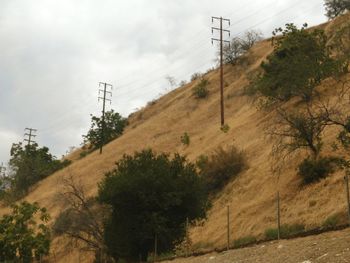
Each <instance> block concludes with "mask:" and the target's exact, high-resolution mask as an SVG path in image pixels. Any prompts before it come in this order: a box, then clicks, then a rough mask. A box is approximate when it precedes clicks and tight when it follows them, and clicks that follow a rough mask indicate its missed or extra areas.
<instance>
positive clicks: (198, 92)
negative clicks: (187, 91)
mask: <svg viewBox="0 0 350 263" xmlns="http://www.w3.org/2000/svg"><path fill="white" fill-rule="evenodd" d="M208 85H209V81H208V80H207V79H205V78H202V79H201V81H200V82H199V83H198V84H197V85H196V86H194V87H193V95H194V96H195V97H196V98H197V99H203V98H206V97H207V96H208V94H209V91H208Z"/></svg>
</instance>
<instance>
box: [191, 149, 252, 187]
mask: <svg viewBox="0 0 350 263" xmlns="http://www.w3.org/2000/svg"><path fill="white" fill-rule="evenodd" d="M197 164H200V167H199V169H200V175H201V177H202V178H203V180H204V182H205V183H206V185H207V188H208V191H209V192H212V193H215V192H217V191H219V190H220V189H222V187H223V186H224V185H225V184H226V183H227V182H228V181H229V180H231V179H232V178H235V177H237V176H238V174H239V173H240V172H241V171H242V170H243V168H244V167H245V166H246V162H245V156H244V154H243V152H242V151H239V150H237V148H236V147H234V146H231V147H229V148H228V149H226V150H225V149H223V148H222V147H220V148H218V149H217V150H216V151H215V152H214V153H213V154H212V155H211V156H209V157H208V158H207V159H205V158H202V159H201V160H200V161H197Z"/></svg>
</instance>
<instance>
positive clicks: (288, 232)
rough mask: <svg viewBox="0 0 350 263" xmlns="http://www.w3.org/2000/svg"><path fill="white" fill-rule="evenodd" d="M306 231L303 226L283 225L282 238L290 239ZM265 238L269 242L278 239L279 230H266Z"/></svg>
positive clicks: (281, 229)
mask: <svg viewBox="0 0 350 263" xmlns="http://www.w3.org/2000/svg"><path fill="white" fill-rule="evenodd" d="M304 231H305V226H304V225H302V224H293V225H281V228H280V238H288V237H291V236H294V235H297V234H300V233H302V232H304ZM265 238H266V239H267V240H275V239H278V229H277V228H268V229H266V231H265Z"/></svg>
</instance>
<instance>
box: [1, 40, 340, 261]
mask: <svg viewBox="0 0 350 263" xmlns="http://www.w3.org/2000/svg"><path fill="white" fill-rule="evenodd" d="M271 50H272V48H271V45H270V42H269V41H263V42H260V43H258V44H257V45H256V46H255V47H254V48H253V49H252V50H251V51H250V56H251V57H252V58H254V61H252V62H251V63H250V65H249V66H248V67H247V68H246V69H245V71H242V70H240V71H239V72H240V74H237V72H235V71H234V68H232V66H226V67H225V79H226V81H227V83H229V85H228V86H227V87H226V88H225V97H227V95H230V96H229V97H230V99H228V100H226V105H225V109H226V123H227V124H228V125H229V126H230V130H229V131H228V132H227V133H223V132H222V131H220V114H219V110H220V107H219V89H218V88H219V82H218V81H219V74H218V71H212V72H210V73H209V74H207V75H206V78H207V79H208V80H209V81H210V83H211V85H210V87H209V89H210V90H209V92H210V94H211V95H210V96H209V97H208V98H207V99H206V100H196V99H194V98H193V96H192V88H193V85H195V84H196V82H194V83H190V84H187V85H185V86H184V87H181V88H179V89H177V90H174V91H172V92H171V93H169V94H167V95H165V96H163V97H162V98H160V99H159V100H158V101H156V103H154V104H152V105H149V106H147V107H146V108H144V109H142V110H141V111H140V112H138V113H135V114H134V115H133V116H132V117H131V118H130V125H129V126H128V127H127V129H126V131H125V133H124V135H123V136H121V137H120V138H118V139H116V140H115V141H113V142H111V143H109V144H108V145H106V147H105V148H104V151H103V154H102V155H99V154H98V151H96V152H93V153H91V154H89V155H88V156H86V157H85V158H83V159H80V160H78V159H79V158H78V157H77V156H79V152H78V153H76V154H74V153H73V154H72V155H71V158H70V159H73V160H75V161H74V162H73V164H72V165H70V166H69V167H68V168H66V169H64V170H61V171H58V172H57V173H55V174H53V175H52V176H50V177H48V178H46V179H45V180H43V181H41V182H40V183H39V184H38V185H37V186H36V187H35V189H34V190H33V191H32V192H31V193H30V194H29V195H28V196H27V197H26V200H28V201H30V202H33V201H37V202H39V204H40V205H41V206H45V207H47V209H48V211H49V213H50V214H51V216H52V217H53V219H55V218H56V217H57V216H58V215H59V214H60V212H61V211H62V210H63V208H64V207H63V203H62V202H60V200H59V199H58V198H57V196H58V193H59V192H60V191H61V187H62V185H61V182H62V180H61V178H62V177H64V176H67V175H68V174H70V173H71V174H73V176H74V177H75V178H76V180H80V181H81V182H82V183H83V184H84V188H85V189H86V192H87V194H88V195H95V194H96V193H97V183H98V182H99V181H100V180H101V179H102V177H103V175H104V173H105V172H107V171H109V170H111V169H112V168H113V167H114V163H115V162H116V161H117V160H118V159H119V158H121V156H122V155H123V154H124V153H129V154H130V153H132V152H134V151H137V150H141V149H143V148H147V147H151V148H152V149H154V150H156V151H158V152H170V153H173V152H179V153H181V154H186V155H187V157H188V158H189V159H190V160H192V161H194V160H196V158H197V157H198V156H199V155H201V154H208V153H210V152H212V151H213V150H215V149H217V148H218V147H219V146H222V147H225V146H227V145H232V144H233V143H234V145H236V146H237V148H239V149H243V150H244V151H245V153H246V156H247V162H248V163H249V168H248V169H246V170H244V171H243V173H242V174H241V175H240V176H239V177H238V178H237V179H236V180H235V181H233V182H231V183H229V184H228V185H227V186H226V187H225V188H224V189H223V191H222V192H221V194H219V195H218V196H217V197H216V199H215V200H214V202H213V206H212V208H211V210H210V211H209V214H208V220H207V221H206V222H205V223H204V225H203V226H198V227H194V228H192V229H191V239H192V241H193V244H194V246H196V245H198V246H200V244H203V243H205V244H211V245H212V246H216V247H220V246H224V245H225V242H226V232H225V231H226V206H227V205H230V207H231V217H230V218H231V222H230V223H231V237H232V239H238V238H240V237H244V236H248V235H252V236H257V237H259V236H262V235H263V233H264V231H265V229H267V228H270V227H274V226H275V201H274V200H275V194H276V191H277V190H280V191H281V198H282V200H281V209H282V219H281V220H282V222H283V224H294V223H301V224H304V225H305V226H306V227H311V226H315V225H317V226H319V225H321V224H322V222H324V220H325V219H326V218H327V217H329V216H330V215H332V214H336V213H341V212H342V211H344V209H345V207H346V206H345V196H344V185H343V181H342V174H341V173H336V174H334V175H332V176H330V177H329V178H326V179H324V180H322V181H320V182H319V183H316V184H313V185H311V186H308V187H304V188H300V185H299V184H300V178H299V177H298V176H297V174H296V170H295V168H296V166H297V163H298V161H299V160H300V159H299V160H298V159H292V160H290V161H289V162H288V165H287V167H286V168H285V169H284V173H283V174H281V176H280V178H279V181H278V182H277V178H276V176H274V175H273V174H272V173H271V172H270V170H271V169H270V168H271V162H270V161H271V160H270V152H271V145H272V142H271V141H269V140H268V139H267V137H266V136H265V135H264V133H263V129H264V127H265V126H266V121H267V120H269V119H270V118H271V116H273V113H268V112H264V111H259V110H257V108H256V105H254V104H252V103H251V99H250V98H249V97H247V96H244V95H242V94H243V91H244V87H245V86H246V85H247V84H248V80H247V78H246V75H245V74H244V72H246V73H247V72H250V71H252V70H254V69H256V68H257V67H258V66H259V65H260V63H261V61H262V60H263V59H264V58H265V57H266V56H267V55H268V54H269V53H270V52H271ZM185 131H186V132H187V133H188V134H189V136H190V137H191V144H190V145H189V146H188V147H184V146H183V145H182V144H181V142H180V140H179V138H180V136H181V135H182V134H183V133H184V132H185ZM309 200H315V201H314V202H315V203H314V204H313V205H312V206H310V205H309ZM5 211H7V209H6V208H2V209H0V213H4V212H5ZM65 244H66V242H65V240H64V239H63V238H56V239H55V240H54V241H53V246H52V255H55V257H56V259H57V262H77V261H76V259H77V258H78V252H77V250H73V251H68V250H67V249H66V248H65V246H64V245H65ZM81 262H91V257H89V256H86V255H84V257H83V256H81Z"/></svg>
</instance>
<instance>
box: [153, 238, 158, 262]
mask: <svg viewBox="0 0 350 263" xmlns="http://www.w3.org/2000/svg"><path fill="white" fill-rule="evenodd" d="M157 246H158V237H157V234H155V235H154V255H153V262H156V260H157V249H158V248H157Z"/></svg>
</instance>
